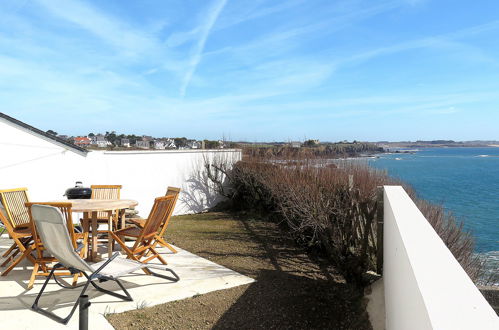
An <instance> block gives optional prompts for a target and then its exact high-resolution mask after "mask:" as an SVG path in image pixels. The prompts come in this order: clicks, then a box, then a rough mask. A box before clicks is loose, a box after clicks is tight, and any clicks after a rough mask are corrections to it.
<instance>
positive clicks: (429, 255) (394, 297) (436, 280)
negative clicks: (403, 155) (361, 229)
mask: <svg viewBox="0 0 499 330" xmlns="http://www.w3.org/2000/svg"><path fill="white" fill-rule="evenodd" d="M383 277H384V285H385V310H386V329H388V330H392V329H393V330H395V329H396V330H404V329H418V330H419V329H420V330H424V329H449V330H450V329H453V330H457V329H470V330H471V329H483V330H485V329H499V318H498V317H497V315H496V314H495V312H494V311H493V309H492V308H491V307H490V305H489V304H488V303H487V301H486V300H485V299H484V298H483V296H482V295H481V293H480V292H479V291H478V289H477V288H476V287H475V285H474V284H473V282H472V281H471V279H470V278H469V277H468V276H467V274H466V272H465V271H464V270H463V269H462V268H461V266H460V265H459V263H458V262H457V260H456V259H455V258H454V257H453V255H452V253H451V252H450V251H449V249H447V247H446V246H445V244H444V243H443V241H442V240H441V239H440V237H439V236H438V235H437V233H436V232H435V231H434V230H433V228H432V227H431V225H430V224H429V222H428V221H427V220H426V219H425V217H424V216H423V214H422V213H421V212H420V211H419V210H418V208H417V207H416V205H415V204H414V203H413V202H412V200H411V198H410V197H409V196H408V195H407V194H406V192H405V191H404V189H403V188H402V187H399V186H386V187H385V192H384V264H383Z"/></svg>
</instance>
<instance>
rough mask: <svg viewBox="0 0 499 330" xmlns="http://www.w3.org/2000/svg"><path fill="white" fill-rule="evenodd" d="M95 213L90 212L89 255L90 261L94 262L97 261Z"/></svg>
mask: <svg viewBox="0 0 499 330" xmlns="http://www.w3.org/2000/svg"><path fill="white" fill-rule="evenodd" d="M98 226H99V225H98V224H97V212H92V253H91V254H90V260H91V261H96V259H97V236H98V234H97V229H98Z"/></svg>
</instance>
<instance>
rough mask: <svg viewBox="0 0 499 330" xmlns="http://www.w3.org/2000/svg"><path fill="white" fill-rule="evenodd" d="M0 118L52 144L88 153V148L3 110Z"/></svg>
mask: <svg viewBox="0 0 499 330" xmlns="http://www.w3.org/2000/svg"><path fill="white" fill-rule="evenodd" d="M0 119H3V120H5V121H7V122H9V123H11V124H14V125H15V126H18V127H20V128H22V129H24V130H25V131H28V133H31V134H34V135H40V137H41V138H43V139H44V140H47V141H48V142H52V143H54V144H57V145H59V146H61V147H63V148H65V149H68V150H70V151H73V152H75V153H77V154H79V155H82V156H86V155H87V153H88V150H86V149H84V148H81V147H78V146H77V145H74V144H72V143H71V142H68V141H66V140H64V139H61V138H59V137H57V136H55V135H52V134H48V133H47V132H44V131H42V130H40V129H38V128H36V127H33V126H31V125H28V124H26V123H23V122H22V121H20V120H17V119H15V118H12V117H10V116H7V115H6V114H4V113H3V112H0Z"/></svg>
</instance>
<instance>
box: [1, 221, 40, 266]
mask: <svg viewBox="0 0 499 330" xmlns="http://www.w3.org/2000/svg"><path fill="white" fill-rule="evenodd" d="M0 222H2V223H3V225H4V226H5V229H6V230H7V232H8V233H9V236H10V237H11V239H12V240H13V241H14V244H13V245H12V246H13V247H14V248H12V247H11V248H10V249H9V251H11V252H12V251H13V250H15V249H16V250H17V251H16V252H15V253H13V254H12V255H11V256H10V257H9V258H8V259H7V260H6V261H5V262H4V263H3V264H2V267H5V266H6V265H7V264H8V263H9V262H11V264H10V265H9V267H8V268H7V269H6V270H5V271H3V272H2V276H7V274H9V273H10V271H11V270H12V269H14V267H16V266H17V265H18V264H19V263H20V262H21V261H22V260H23V259H25V258H27V259H29V260H30V261H31V262H32V263H35V259H34V258H33V257H32V256H31V254H30V253H31V251H32V249H30V247H29V243H30V242H31V240H32V235H31V228H25V229H14V226H13V225H12V223H11V221H10V220H9V218H7V216H6V215H4V213H3V212H0ZM27 250H29V251H28V252H27V253H25V252H26V251H27ZM9 251H7V252H9ZM18 252H21V255H20V256H19V257H17V258H16V259H15V258H14V257H15V256H16V255H17V253H18ZM7 255H8V254H7Z"/></svg>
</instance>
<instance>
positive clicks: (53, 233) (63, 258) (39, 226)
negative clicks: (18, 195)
mask: <svg viewBox="0 0 499 330" xmlns="http://www.w3.org/2000/svg"><path fill="white" fill-rule="evenodd" d="M61 204H62V203H61ZM30 213H31V216H32V218H33V222H34V227H35V228H36V235H38V237H39V239H40V240H41V242H42V244H43V246H44V248H45V249H46V250H47V251H48V252H49V253H50V254H51V255H52V256H54V257H55V258H56V259H57V260H58V261H59V262H60V263H61V264H63V265H64V266H65V267H73V268H76V269H79V270H83V271H88V272H91V273H92V272H93V269H92V268H91V267H90V266H89V265H88V264H87V263H86V262H85V261H84V260H83V259H81V258H80V256H79V255H78V254H77V253H76V252H75V247H74V240H73V239H72V237H71V235H70V233H74V231H73V230H68V221H67V217H66V215H64V214H63V213H62V212H61V207H54V206H50V205H40V204H32V205H31V206H30ZM73 236H74V234H73Z"/></svg>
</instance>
